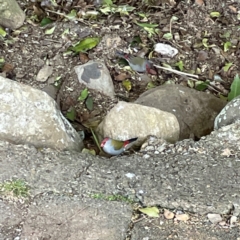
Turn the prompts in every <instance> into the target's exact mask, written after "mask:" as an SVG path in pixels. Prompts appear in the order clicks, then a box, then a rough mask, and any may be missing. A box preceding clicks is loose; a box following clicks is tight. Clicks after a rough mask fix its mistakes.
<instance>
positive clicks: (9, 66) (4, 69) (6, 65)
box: [2, 63, 14, 73]
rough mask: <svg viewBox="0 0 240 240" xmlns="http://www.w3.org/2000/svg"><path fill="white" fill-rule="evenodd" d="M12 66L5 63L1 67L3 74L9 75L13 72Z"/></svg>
mask: <svg viewBox="0 0 240 240" xmlns="http://www.w3.org/2000/svg"><path fill="white" fill-rule="evenodd" d="M13 68H14V67H13V65H12V64H10V63H5V64H4V65H3V67H2V71H3V72H5V73H9V72H11V71H12V70H13Z"/></svg>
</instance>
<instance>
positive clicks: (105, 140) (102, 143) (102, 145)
mask: <svg viewBox="0 0 240 240" xmlns="http://www.w3.org/2000/svg"><path fill="white" fill-rule="evenodd" d="M108 140H109V138H108V137H107V138H104V139H103V140H102V142H101V147H104V145H105V143H106V142H107V141H108Z"/></svg>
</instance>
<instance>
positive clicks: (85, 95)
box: [78, 88, 88, 101]
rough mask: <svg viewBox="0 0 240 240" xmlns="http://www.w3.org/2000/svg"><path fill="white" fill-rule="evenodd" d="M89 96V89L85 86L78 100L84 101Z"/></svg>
mask: <svg viewBox="0 0 240 240" xmlns="http://www.w3.org/2000/svg"><path fill="white" fill-rule="evenodd" d="M87 97H88V89H87V88H85V89H83V90H82V91H81V95H80V96H79V98H78V101H84V100H85V99H86V98H87Z"/></svg>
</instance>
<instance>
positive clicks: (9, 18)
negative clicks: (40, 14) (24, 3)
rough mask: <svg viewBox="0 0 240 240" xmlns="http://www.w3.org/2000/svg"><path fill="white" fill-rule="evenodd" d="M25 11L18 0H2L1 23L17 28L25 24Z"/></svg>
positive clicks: (0, 9)
mask: <svg viewBox="0 0 240 240" xmlns="http://www.w3.org/2000/svg"><path fill="white" fill-rule="evenodd" d="M24 20H25V13H24V12H23V11H22V9H21V8H20V7H19V5H18V3H17V2H16V0H0V25H2V26H4V27H8V28H10V29H16V28H19V27H21V26H22V25H23V22H24Z"/></svg>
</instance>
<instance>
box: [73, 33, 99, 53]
mask: <svg viewBox="0 0 240 240" xmlns="http://www.w3.org/2000/svg"><path fill="white" fill-rule="evenodd" d="M99 42H100V38H98V37H88V38H85V39H83V40H81V41H80V42H78V43H76V44H75V45H74V46H73V47H70V48H69V50H71V51H73V52H75V53H79V52H86V51H87V50H89V49H92V48H94V47H96V46H97V45H98V43H99Z"/></svg>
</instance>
